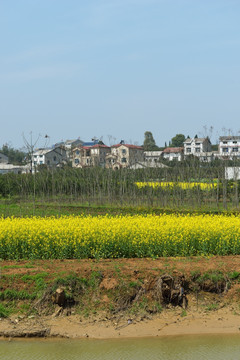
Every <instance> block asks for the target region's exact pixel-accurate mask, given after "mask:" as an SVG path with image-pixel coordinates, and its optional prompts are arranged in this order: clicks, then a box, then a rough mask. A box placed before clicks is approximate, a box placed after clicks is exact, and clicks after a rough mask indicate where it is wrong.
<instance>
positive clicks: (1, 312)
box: [0, 304, 10, 318]
mask: <svg viewBox="0 0 240 360" xmlns="http://www.w3.org/2000/svg"><path fill="white" fill-rule="evenodd" d="M9 314H10V311H9V309H7V308H6V307H5V306H4V305H3V304H0V317H1V318H6V317H8V316H9Z"/></svg>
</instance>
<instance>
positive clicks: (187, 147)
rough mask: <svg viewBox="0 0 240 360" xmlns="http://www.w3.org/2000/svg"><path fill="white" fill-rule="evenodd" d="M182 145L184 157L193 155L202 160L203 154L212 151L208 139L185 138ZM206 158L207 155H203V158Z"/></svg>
mask: <svg viewBox="0 0 240 360" xmlns="http://www.w3.org/2000/svg"><path fill="white" fill-rule="evenodd" d="M183 145H184V156H188V155H194V156H198V157H199V158H201V159H202V158H204V154H208V153H210V152H211V150H212V144H211V141H210V140H209V138H208V137H206V138H193V139H190V138H187V139H186V140H185V141H184V143H183ZM206 156H207V155H205V157H206ZM210 156H211V155H210ZM208 157H209V154H208ZM206 161H207V160H206Z"/></svg>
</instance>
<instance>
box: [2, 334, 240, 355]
mask: <svg viewBox="0 0 240 360" xmlns="http://www.w3.org/2000/svg"><path fill="white" fill-rule="evenodd" d="M239 354H240V336H237V335H234V336H233V335H227V336H222V335H221V336H220V335H218V336H217V335H214V336H213V335H211V336H182V337H165V338H151V339H127V340H125V339H121V340H91V339H86V340H26V341H15V340H14V341H3V340H2V341H0V359H1V360H13V359H14V360H15V359H18V360H42V359H44V360H45V359H46V360H66V359H67V360H75V359H76V360H77V359H81V360H90V359H91V360H95V359H101V360H113V359H114V360H116V359H117V360H121V359H122V360H123V359H124V360H127V359H131V360H135V359H137V360H141V359H144V360H148V359H149V360H151V359H154V360H155V359H161V360H170V359H174V360H178V359H181V360H183V359H184V360H188V359H189V360H190V359H191V360H192V359H194V360H198V359H199V360H200V359H201V360H202V359H208V360H216V359H217V360H226V359H228V360H236V359H238V358H239V357H240V356H239Z"/></svg>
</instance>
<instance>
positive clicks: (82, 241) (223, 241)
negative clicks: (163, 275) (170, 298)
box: [0, 214, 240, 259]
mask: <svg viewBox="0 0 240 360" xmlns="http://www.w3.org/2000/svg"><path fill="white" fill-rule="evenodd" d="M228 254H240V216H234V215H230V216H226V215H176V214H172V215H166V214H162V215H160V216H156V215H146V216H143V215H134V216H130V215H126V216H115V217H112V216H108V215H106V216H97V217H93V216H63V217H59V218H56V217H45V218H44V217H43V218H42V217H29V218H14V217H11V218H1V219H0V258H1V259H74V258H77V259H82V258H123V257H124V258H132V257H139V258H141V257H153V258H156V257H162V256H164V257H166V256H174V257H176V256H195V255H228Z"/></svg>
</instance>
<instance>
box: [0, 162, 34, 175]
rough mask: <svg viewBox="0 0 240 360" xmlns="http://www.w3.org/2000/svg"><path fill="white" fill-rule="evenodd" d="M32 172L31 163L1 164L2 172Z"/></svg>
mask: <svg viewBox="0 0 240 360" xmlns="http://www.w3.org/2000/svg"><path fill="white" fill-rule="evenodd" d="M28 172H30V165H13V164H3V163H2V164H0V174H7V173H14V174H26V173H28Z"/></svg>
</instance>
